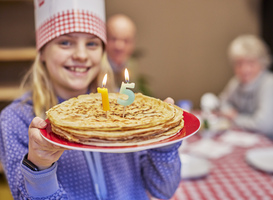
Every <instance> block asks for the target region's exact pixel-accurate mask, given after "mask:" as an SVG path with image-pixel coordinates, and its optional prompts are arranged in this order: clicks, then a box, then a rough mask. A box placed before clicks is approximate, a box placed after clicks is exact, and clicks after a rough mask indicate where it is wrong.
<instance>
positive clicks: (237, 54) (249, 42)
mask: <svg viewBox="0 0 273 200" xmlns="http://www.w3.org/2000/svg"><path fill="white" fill-rule="evenodd" d="M228 56H229V59H230V61H231V62H234V61H235V60H236V59H238V58H252V59H257V60H258V61H259V62H260V63H261V65H262V66H264V67H269V65H270V64H271V56H270V50H269V47H268V46H267V45H266V44H265V42H264V41H263V40H262V39H260V38H259V37H257V36H254V35H242V36H239V37H237V38H235V39H234V40H233V41H232V42H231V44H230V46H229V49H228Z"/></svg>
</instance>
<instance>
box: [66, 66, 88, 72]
mask: <svg viewBox="0 0 273 200" xmlns="http://www.w3.org/2000/svg"><path fill="white" fill-rule="evenodd" d="M70 69H71V71H74V72H86V71H87V70H88V68H78V67H71V68H70Z"/></svg>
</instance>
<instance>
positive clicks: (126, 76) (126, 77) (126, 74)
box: [124, 68, 129, 82]
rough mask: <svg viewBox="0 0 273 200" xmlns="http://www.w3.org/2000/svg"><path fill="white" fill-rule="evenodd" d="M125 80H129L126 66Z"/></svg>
mask: <svg viewBox="0 0 273 200" xmlns="http://www.w3.org/2000/svg"><path fill="white" fill-rule="evenodd" d="M124 73H125V81H126V82H129V72H128V70H127V68H125V72H124Z"/></svg>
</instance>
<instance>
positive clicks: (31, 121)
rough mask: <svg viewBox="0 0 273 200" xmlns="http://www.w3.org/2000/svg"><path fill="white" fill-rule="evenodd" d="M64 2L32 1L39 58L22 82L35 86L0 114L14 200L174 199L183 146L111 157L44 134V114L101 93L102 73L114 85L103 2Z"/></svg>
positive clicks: (1, 153) (2, 151)
mask: <svg viewBox="0 0 273 200" xmlns="http://www.w3.org/2000/svg"><path fill="white" fill-rule="evenodd" d="M62 3H63V1H62V0H55V1H39V0H36V1H35V12H36V18H35V19H36V32H37V38H36V39H37V49H38V56H37V58H36V60H35V62H34V64H33V66H32V68H31V70H30V72H29V73H28V74H27V77H26V78H25V80H24V82H25V83H29V84H28V85H29V86H31V87H32V88H31V90H30V92H27V93H26V94H25V95H23V96H22V97H21V98H19V99H17V100H15V101H14V102H12V103H11V105H9V106H8V107H6V108H5V109H4V110H3V111H2V113H1V116H0V120H1V121H0V122H1V124H0V159H1V162H2V164H3V166H4V170H5V173H6V177H7V179H8V182H9V185H10V189H11V192H12V195H13V197H14V199H81V200H83V199H109V200H115V199H117V200H123V199H124V200H125V199H130V200H134V199H136V200H139V199H141V200H145V199H149V197H148V195H147V191H148V192H149V193H150V194H152V195H153V196H155V197H157V198H163V199H168V198H170V197H171V196H172V195H173V193H174V191H175V190H176V188H177V186H178V184H179V181H180V165H181V164H180V160H179V156H178V151H177V149H178V147H179V146H180V143H177V144H174V145H171V146H167V147H162V148H157V149H151V150H146V151H140V152H135V153H123V154H121V153H120V154H110V153H96V152H88V151H86V152H83V151H77V150H69V151H68V150H66V149H65V148H62V147H59V146H56V145H53V144H51V143H49V142H47V141H46V140H44V139H43V138H42V137H41V135H40V129H41V128H45V127H46V126H47V124H46V122H45V121H44V117H45V116H44V113H45V111H46V110H48V109H49V108H50V107H52V106H53V105H55V104H57V103H60V102H62V101H64V100H67V99H69V98H71V97H75V96H78V95H80V94H86V93H90V92H96V90H95V89H96V88H97V86H98V84H101V82H102V76H103V75H104V74H105V73H108V75H109V76H110V77H109V81H111V80H113V79H112V78H111V76H112V73H111V69H107V68H105V67H103V66H101V65H100V62H101V58H102V55H103V51H104V45H105V44H106V40H105V27H104V2H103V1H90V0H89V1H87V0H81V1H77V0H66V1H65V3H66V4H65V5H63V4H62ZM48 24H50V25H48ZM82 27H84V28H82ZM109 81H108V84H107V87H108V88H109V87H110V86H111V85H114V84H113V83H111V82H109ZM109 90H110V91H112V89H111V88H109ZM167 101H172V99H167ZM93 169H95V171H96V173H93V172H92V171H93Z"/></svg>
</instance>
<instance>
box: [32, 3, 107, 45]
mask: <svg viewBox="0 0 273 200" xmlns="http://www.w3.org/2000/svg"><path fill="white" fill-rule="evenodd" d="M34 8H35V29H36V47H37V49H38V50H39V49H40V48H41V47H43V46H44V45H45V44H46V43H47V42H49V41H50V40H52V39H54V38H56V37H58V36H60V35H63V34H67V33H72V32H82V33H90V34H93V35H96V36H97V37H99V38H100V39H101V40H102V41H103V42H104V43H106V29H105V3H104V0H34Z"/></svg>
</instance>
